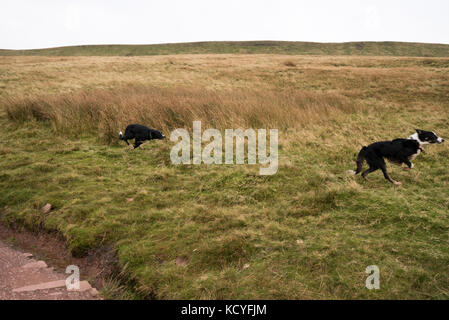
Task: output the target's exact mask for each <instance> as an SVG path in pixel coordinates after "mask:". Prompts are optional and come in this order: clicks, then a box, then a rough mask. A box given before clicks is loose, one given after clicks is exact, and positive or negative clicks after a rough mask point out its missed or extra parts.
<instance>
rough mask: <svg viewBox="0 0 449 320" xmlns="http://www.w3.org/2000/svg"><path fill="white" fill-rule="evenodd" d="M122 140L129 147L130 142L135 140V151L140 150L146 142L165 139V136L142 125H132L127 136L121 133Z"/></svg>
mask: <svg viewBox="0 0 449 320" xmlns="http://www.w3.org/2000/svg"><path fill="white" fill-rule="evenodd" d="M118 138H119V139H120V140H123V141H125V142H126V144H127V145H128V146H129V142H128V140H132V139H134V145H133V147H134V149H136V148H138V147H139V146H140V145H141V144H142V143H143V142H144V141H146V140H154V139H159V140H162V139H165V136H164V134H163V133H162V132H160V131H159V130H155V129H151V128H148V127H146V126H143V125H141V124H130V125H128V126H127V127H126V129H125V135H123V133H122V132H121V131H120V134H119V137H118Z"/></svg>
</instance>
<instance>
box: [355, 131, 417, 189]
mask: <svg viewBox="0 0 449 320" xmlns="http://www.w3.org/2000/svg"><path fill="white" fill-rule="evenodd" d="M420 151H422V149H421V147H420V144H419V142H418V141H416V140H411V139H394V140H392V141H380V142H375V143H372V144H370V145H369V146H367V147H363V148H362V150H360V152H359V154H358V156H357V161H356V162H357V169H356V170H355V174H357V173H359V172H361V171H362V167H363V163H364V161H365V160H366V162H367V163H368V165H369V168H368V169H367V170H365V171H363V172H362V176H363V177H364V178H365V177H366V175H368V174H369V173H371V172H374V171H376V170H378V169H380V170H382V172H383V174H384V177H385V179H387V180H388V181H390V182H392V183H395V184H397V182H396V181H394V180H393V179H391V178H390V176H389V175H388V172H387V166H386V164H385V160H384V159H388V160H389V161H391V162H393V163H395V164H398V165H401V164H403V163H405V164H406V165H407V166H408V167H409V168H410V169H411V168H412V163H411V162H410V160H413V159H414V157H416V156H417V155H418V154H419V153H420Z"/></svg>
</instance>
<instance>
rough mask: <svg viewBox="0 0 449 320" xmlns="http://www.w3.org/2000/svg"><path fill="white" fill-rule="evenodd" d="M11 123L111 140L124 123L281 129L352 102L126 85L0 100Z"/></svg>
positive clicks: (323, 96)
mask: <svg viewBox="0 0 449 320" xmlns="http://www.w3.org/2000/svg"><path fill="white" fill-rule="evenodd" d="M3 104H4V106H5V109H6V112H7V114H8V117H9V118H10V119H11V120H14V121H27V120H31V119H34V120H38V121H46V122H49V123H50V124H51V126H52V128H53V129H54V131H55V132H57V133H70V134H80V133H85V132H92V133H97V134H99V136H100V137H102V138H103V139H104V140H105V141H107V142H111V141H114V140H116V138H117V132H118V131H119V130H123V129H124V128H125V126H126V125H127V124H130V123H142V124H145V125H148V126H151V127H153V128H157V129H161V130H163V131H164V132H168V131H170V130H173V129H175V128H191V126H192V121H194V120H201V121H202V123H203V127H205V128H206V127H213V128H218V129H225V128H238V127H242V128H268V127H270V128H278V129H281V130H282V129H286V128H289V127H295V126H298V125H302V124H305V123H308V122H319V121H323V120H326V119H329V118H332V117H334V116H336V115H337V114H341V113H346V112H353V111H354V110H355V108H356V106H355V104H354V102H353V101H352V100H350V99H348V98H346V97H344V96H342V95H339V94H335V93H321V92H307V91H295V90H293V89H286V90H283V91H276V90H274V89H247V90H243V89H233V90H230V89H228V90H219V91H218V90H212V89H205V88H189V87H176V88H161V87H154V86H141V85H127V86H123V87H120V88H117V89H114V90H106V89H103V90H86V91H80V92H76V93H67V94H62V95H47V96H37V97H32V98H17V97H7V98H5V99H4V100H3Z"/></svg>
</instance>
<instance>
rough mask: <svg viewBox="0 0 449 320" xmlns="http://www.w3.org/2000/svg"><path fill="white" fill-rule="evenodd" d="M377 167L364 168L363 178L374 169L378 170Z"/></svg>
mask: <svg viewBox="0 0 449 320" xmlns="http://www.w3.org/2000/svg"><path fill="white" fill-rule="evenodd" d="M378 169H379V168H376V167H369V168H368V169H366V170H365V171H363V172H362V177H363V179H365V180H366V176H367V175H369V174H370V173H371V172H374V171H376V170H378Z"/></svg>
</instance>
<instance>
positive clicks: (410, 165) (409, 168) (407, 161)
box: [402, 160, 414, 170]
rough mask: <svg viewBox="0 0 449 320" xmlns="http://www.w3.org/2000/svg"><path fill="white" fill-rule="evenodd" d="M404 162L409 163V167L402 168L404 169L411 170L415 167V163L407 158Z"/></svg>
mask: <svg viewBox="0 0 449 320" xmlns="http://www.w3.org/2000/svg"><path fill="white" fill-rule="evenodd" d="M404 163H405V164H406V165H407V167H404V168H402V170H411V169H413V167H414V165H413V163H411V162H410V161H409V160H405V161H404Z"/></svg>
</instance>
